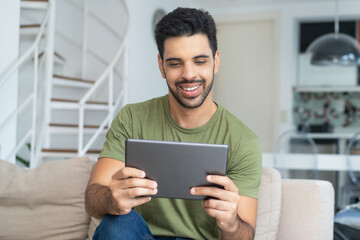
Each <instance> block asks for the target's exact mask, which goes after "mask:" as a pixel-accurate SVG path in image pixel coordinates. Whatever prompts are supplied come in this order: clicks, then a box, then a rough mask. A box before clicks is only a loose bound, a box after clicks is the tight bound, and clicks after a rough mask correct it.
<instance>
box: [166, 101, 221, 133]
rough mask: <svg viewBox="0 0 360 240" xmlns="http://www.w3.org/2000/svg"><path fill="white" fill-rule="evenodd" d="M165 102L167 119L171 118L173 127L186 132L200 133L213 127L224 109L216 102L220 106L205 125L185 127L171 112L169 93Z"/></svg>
mask: <svg viewBox="0 0 360 240" xmlns="http://www.w3.org/2000/svg"><path fill="white" fill-rule="evenodd" d="M214 102H215V101H214ZM163 104H164V109H165V115H166V117H167V119H168V120H169V122H170V124H171V125H172V126H173V127H175V128H176V129H177V130H179V131H181V132H184V133H199V132H202V131H205V130H206V129H208V128H209V127H212V126H213V125H214V124H215V122H216V121H217V119H218V118H219V116H220V114H221V112H222V110H223V107H222V106H221V105H219V104H217V103H216V102H215V104H216V105H217V106H218V107H217V109H216V112H215V113H214V115H213V116H212V117H211V119H210V120H209V121H208V122H207V123H205V124H204V125H202V126H200V127H197V128H184V127H182V126H180V125H179V124H178V123H177V122H175V120H174V119H173V118H172V116H171V114H170V103H169V95H168V94H167V95H165V96H164V98H163Z"/></svg>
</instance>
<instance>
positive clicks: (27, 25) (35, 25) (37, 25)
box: [20, 24, 41, 29]
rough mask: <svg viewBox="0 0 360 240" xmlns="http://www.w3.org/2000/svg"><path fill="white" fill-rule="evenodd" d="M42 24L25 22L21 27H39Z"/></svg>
mask: <svg viewBox="0 0 360 240" xmlns="http://www.w3.org/2000/svg"><path fill="white" fill-rule="evenodd" d="M40 26H41V24H24V25H20V28H21V29H24V28H39V27H40Z"/></svg>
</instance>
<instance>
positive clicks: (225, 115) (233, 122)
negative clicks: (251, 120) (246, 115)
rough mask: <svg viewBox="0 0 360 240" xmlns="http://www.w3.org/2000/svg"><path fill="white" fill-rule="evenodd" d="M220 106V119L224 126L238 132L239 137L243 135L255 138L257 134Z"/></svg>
mask: <svg viewBox="0 0 360 240" xmlns="http://www.w3.org/2000/svg"><path fill="white" fill-rule="evenodd" d="M221 108H222V121H223V124H225V125H227V126H226V127H227V128H229V129H231V132H233V133H236V134H239V135H238V136H239V137H245V138H247V139H255V138H257V135H256V134H255V133H254V132H253V131H252V130H251V129H250V128H249V127H248V126H247V125H246V124H245V123H244V122H243V121H242V120H240V119H239V118H238V117H237V116H235V115H234V114H233V113H231V112H230V111H229V110H227V109H226V108H225V107H223V106H221Z"/></svg>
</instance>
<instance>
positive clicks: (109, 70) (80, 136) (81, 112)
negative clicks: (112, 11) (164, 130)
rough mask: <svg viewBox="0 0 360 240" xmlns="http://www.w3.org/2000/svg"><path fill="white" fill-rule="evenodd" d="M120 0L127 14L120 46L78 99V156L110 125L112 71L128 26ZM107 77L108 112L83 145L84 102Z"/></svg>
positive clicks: (111, 112) (125, 6)
mask: <svg viewBox="0 0 360 240" xmlns="http://www.w3.org/2000/svg"><path fill="white" fill-rule="evenodd" d="M120 1H121V3H122V5H123V6H124V8H125V13H126V16H127V23H126V26H125V31H124V36H123V39H122V42H121V44H120V47H119V49H118V51H117V52H116V54H115V56H114V58H113V59H112V61H111V63H110V64H109V65H108V67H107V68H106V70H105V71H104V72H103V73H102V74H101V76H100V77H99V78H98V79H97V80H96V81H95V83H94V85H93V86H92V87H91V88H90V89H89V90H88V91H87V92H86V93H85V95H84V96H83V97H82V98H81V99H80V101H79V133H78V155H79V156H81V155H84V154H85V153H86V152H87V151H88V150H89V148H90V146H91V145H92V144H93V143H94V141H95V140H96V138H97V137H98V135H99V134H100V132H101V131H102V130H103V129H104V127H105V126H106V123H107V122H109V125H110V121H111V119H112V115H113V109H114V108H116V107H117V106H116V105H114V104H113V89H112V85H113V73H114V69H115V64H116V63H117V62H118V60H119V58H120V56H121V55H122V54H123V52H124V48H125V42H126V38H127V33H128V27H129V11H128V8H127V5H126V2H125V1H124V0H120ZM107 77H108V78H109V99H108V101H109V103H108V114H107V116H106V117H105V120H104V121H103V122H102V124H101V125H100V127H99V128H98V129H97V130H96V132H95V133H94V134H93V136H92V137H91V138H90V140H89V141H88V143H87V144H86V146H85V147H83V145H84V109H85V105H86V102H87V101H88V100H89V98H90V97H91V96H92V95H93V94H94V93H95V91H96V90H97V89H98V88H99V87H100V86H102V83H103V82H104V81H105V79H106V78H107ZM117 102H119V101H117ZM116 104H118V103H116Z"/></svg>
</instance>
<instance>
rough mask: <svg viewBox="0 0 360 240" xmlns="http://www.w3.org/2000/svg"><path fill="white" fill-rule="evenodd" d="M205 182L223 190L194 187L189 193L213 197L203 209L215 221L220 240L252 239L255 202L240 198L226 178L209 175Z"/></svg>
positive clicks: (206, 202)
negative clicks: (221, 187) (219, 231)
mask: <svg viewBox="0 0 360 240" xmlns="http://www.w3.org/2000/svg"><path fill="white" fill-rule="evenodd" d="M207 180H208V181H209V182H211V183H215V184H219V185H221V186H224V189H220V188H217V187H195V188H192V189H191V193H192V194H194V195H205V196H210V197H214V198H210V199H208V200H205V201H204V202H203V207H204V209H205V211H206V213H207V214H209V215H210V216H212V217H214V218H215V219H216V223H217V225H218V227H219V228H220V229H221V235H220V239H221V240H227V239H246V240H248V239H253V238H254V235H255V225H256V214H257V200H256V199H254V198H250V197H246V196H240V195H239V194H238V189H237V187H236V185H235V184H234V183H233V182H232V181H231V179H230V178H228V177H224V176H216V175H211V176H208V177H207Z"/></svg>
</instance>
